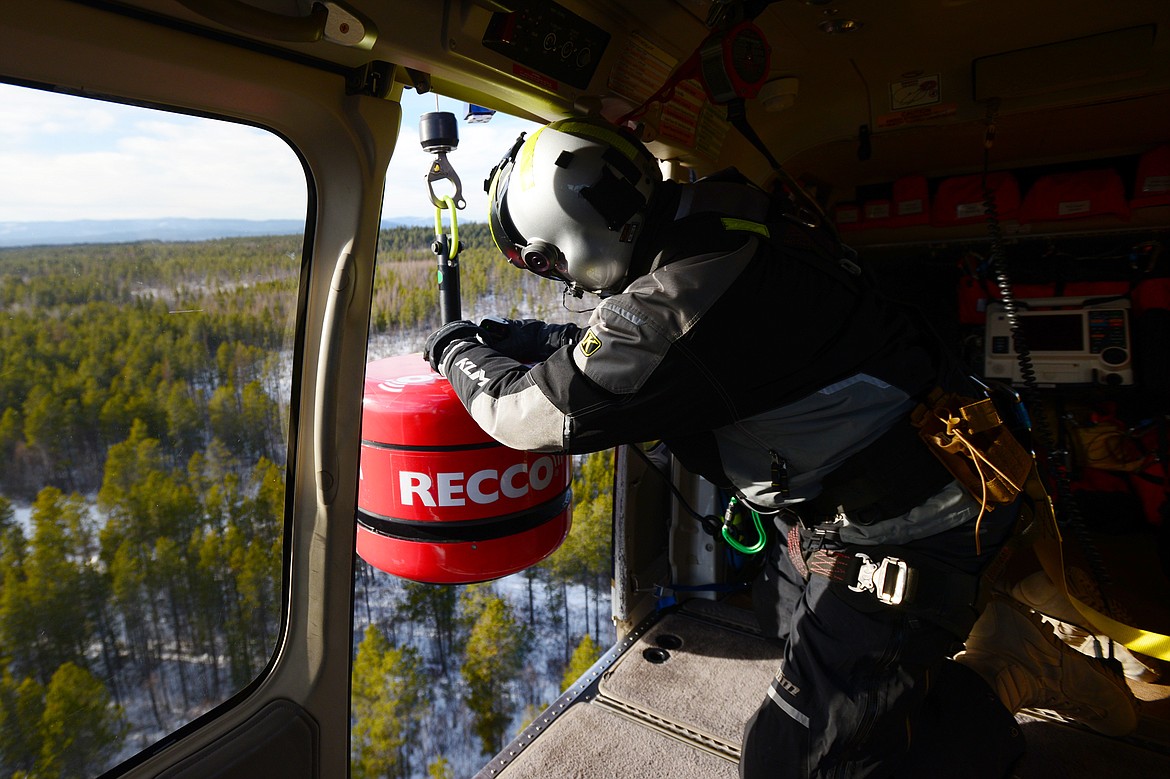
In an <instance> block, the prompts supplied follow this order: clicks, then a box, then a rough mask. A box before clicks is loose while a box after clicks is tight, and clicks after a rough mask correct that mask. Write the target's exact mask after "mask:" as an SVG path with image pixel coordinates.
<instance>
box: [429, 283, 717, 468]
mask: <svg viewBox="0 0 1170 779" xmlns="http://www.w3.org/2000/svg"><path fill="white" fill-rule="evenodd" d="M675 336H676V334H675V333H672V332H671V330H670V328H669V327H668V326H664V324H663V322H662V321H657V320H656V318H654V317H651V316H648V315H647V312H646V311H644V310H642V309H640V308H639V307H638V306H637V305H631V301H629V300H628V299H626V298H625V297H624V296H617V297H615V298H610V299H607V300H606V301H605V302H603V304H602V305H601V306H600V307H599V308H598V310H597V311H596V312H595V314H594V317H593V320H592V322H591V324H590V327H589V329H588V330H586V331H584V333H583V334H582V336H581V338H580V339H579V341H578V342H577V343H576V344H570V345H566V346H563V347H561V348H560V349H558V350H557V351H556V352H554V353H553V354H551V355H550V356H549V357H548V358H547V359H546V360H544V361H542V362H539V363H536V364H534V365H531V366H529V365H525V364H524V363H520V362H517V361H515V360H512V359H510V358H508V357H506V356H504V355H502V354H500V353H499V352H497V351H495V350H494V349H492V348H491V347H488V346H484V345H482V344H479V343H477V342H472V341H463V342H459V343H456V344H453V345H452V346H450V347H449V348H448V350H447V354H445V355H444V356H443V365H442V366H441V367H442V368H443V373H444V375H445V376H446V377H447V378H448V380H449V381H450V382H451V384H452V386H453V387H454V389H455V392H456V394H457V395H458V396H459V398H460V400H462V401H463V404H464V405H465V406H466V407H467V409H468V411H469V412H470V413H471V416H472V418H473V419H475V421H476V422H477V423H478V424H479V425H480V426H481V427H482V428H483V429H484V430H485V431H486V432H487V433H488V434H489V435H491V436H492V437H493V438H495V439H496V440H497V441H500V442H501V443H503V444H504V445H506V446H510V447H512V448H515V449H525V450H535V451H564V452H571V453H580V452H589V451H596V450H599V449H606V448H608V447H611V446H615V445H617V444H620V443H628V442H632V441H649V440H655V439H659V438H668V437H671V436H674V435H678V434H679V433H680V431H690V430H696V429H704V428H707V429H709V428H710V426H711V425H712V424H714V423H716V422H718V421H719V420H720V417H723V416H724V415H723V414H721V413H720V409H722V408H723V401H722V400H721V397H720V395H721V393H720V392H719V391H718V389H717V386H716V384H717V383H716V382H715V380H714V377H713V376H711V375H710V374H709V372H708V369H707V368H706V366H705V362H706V361H704V360H703V359H701V357H702V356H700V355H694V354H691V353H689V352H687V351H686V350H685V349H678V348H674V344H675ZM704 374H706V376H705V377H704Z"/></svg>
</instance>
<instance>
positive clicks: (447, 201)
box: [435, 195, 459, 257]
mask: <svg viewBox="0 0 1170 779" xmlns="http://www.w3.org/2000/svg"><path fill="white" fill-rule="evenodd" d="M439 200H441V201H443V205H441V206H435V237H436V238H441V237H442V236H443V211H450V212H451V246H450V248H449V249H448V250H447V256H448V257H454V256H455V255H456V254H459V220H458V219H457V218H456V215H455V199H454V198H452V197H451V196H450V195H444V196H443V197H441V198H439Z"/></svg>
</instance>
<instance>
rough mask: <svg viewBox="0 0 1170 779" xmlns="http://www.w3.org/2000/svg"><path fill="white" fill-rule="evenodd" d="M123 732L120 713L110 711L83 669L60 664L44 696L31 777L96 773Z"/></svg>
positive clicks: (99, 689)
mask: <svg viewBox="0 0 1170 779" xmlns="http://www.w3.org/2000/svg"><path fill="white" fill-rule="evenodd" d="M125 732H126V727H125V722H124V720H123V716H122V712H121V710H120V709H118V708H117V707H114V706H111V704H110V699H109V695H108V693H107V692H106V688H105V687H103V686H102V683H101V682H100V681H98V680H97V679H95V678H94V677H93V675H92V674H90V673H89V672H88V671H86V670H85V669H84V668H80V667H78V666H76V665H74V664H73V663H65V664H64V665H62V666H61V667H60V668H58V669H57V671H56V673H54V674H53V678H52V681H50V682H49V686H48V689H46V690H45V708H44V712H43V713H42V715H41V723H40V743H41V756H40V761H39V763H38V766H37V770H36V776H38V777H44V779H67V778H70V777H78V776H91V775H93V774H94V773H95V771H98V772H100V771H102V770H104V769H105V768H106V767H108V764H109V762H110V760H111V758H113V756H114V754H115V752H116V750H117V747H118V745H119V742H120V741H121V739H122V737H123V736H124V735H125Z"/></svg>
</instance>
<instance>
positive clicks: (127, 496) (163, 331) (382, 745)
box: [0, 224, 612, 779]
mask: <svg viewBox="0 0 1170 779" xmlns="http://www.w3.org/2000/svg"><path fill="white" fill-rule="evenodd" d="M460 239H461V244H462V248H461V251H460V254H459V259H460V265H461V271H462V272H461V277H462V299H463V301H464V310H463V314H464V316H467V317H468V318H476V317H479V316H484V315H489V314H502V315H506V316H537V317H541V318H558V319H564V318H574V317H576V318H577V321H581V319H580V317H581V316H583V312H576V313H571V312H568V311H567V310H566V309H565V307H564V305H563V301H562V299H561V292H560V290H559V289H558V288H557V286H556V285H554V284H551V283H549V282H547V281H543V280H541V279H538V278H536V277H535V276H532V275H531V274H526V273H522V272H520V271H517V270H516V269H514V268H512V267H511V266H509V265H508V264H507V262H506V261H503V260H502V259H500V258H499V257H498V255H497V254H496V253H495V252H494V250H491V249H489V247H490V241H489V239H488V235H487V229H486V227H485V226H483V225H478V224H471V225H466V226H461V229H460ZM432 240H433V236H432V235H431V233H430V231H428V230H426V229H421V228H399V229H395V230H386V231H383V232H382V234H381V235H380V238H379V247H378V258H377V259H378V261H377V270H376V281H375V291H374V301H373V311H372V316H371V324H370V352H369V353H370V359H375V358H376V357H380V356H384V355H385V354H388V353H400V352H406V351H417V350H418V349H419V348H421V344H422V341H423V339H424V338H425V336H426V334H427V333H428V332H430V330H431V329H433V328H434V327H436V326H437V325H438V324H439V321H438V306H437V297H436V290H435V284H434V280H435V257H434V254H433V253H432V251H431V248H430V246H431V241H432ZM301 241H302V239H301V237H300V236H271V237H260V238H234V239H222V240H210V241H199V242H175V243H162V242H150V241H147V242H139V243H131V244H103V245H76V246H52V247H27V248H13V249H3V250H0V311H2V312H3V315H2V316H0V463H3V467H2V468H0V777H33V776H35V777H49V778H50V779H53V778H55V777H76V776H84V775H92V774H95V773H100V771H101V770H103V769H104V768H106V767H109V766H112V765H115V764H116V763H118V762H120V761H121V760H123V759H126V758H127V757H129V756H131V755H133V754H134V753H135V752H137V751H139V750H141V749H142V748H144V747H146V746H148V745H149V744H150V743H152V742H154V741H155V740H157V739H159V738H161V737H162V736H164V735H166V734H167V733H169V732H172V731H173V730H175V729H177V728H178V727H180V726H182V725H183V724H185V723H187V722H189V721H191V720H193V719H194V718H196V717H198V716H199V715H200V714H202V713H204V712H206V711H208V710H209V709H211V708H212V707H214V706H216V705H218V704H220V703H222V702H224V701H226V700H227V699H229V698H230V697H231V696H232V695H233V694H234V693H235V692H237V691H239V690H241V689H242V688H243V687H245V686H247V685H248V684H249V683H250V682H251V681H252V680H253V679H254V678H255V677H256V676H257V675H258V674H260V673H262V672H263V669H264V668H265V666H266V664H267V663H268V661H269V658H270V656H271V653H272V651H273V649H274V647H275V642H276V640H277V638H278V635H279V630H280V625H279V619H280V615H279V612H280V605H281V599H282V577H283V535H284V526H283V523H284V512H285V499H286V484H285V482H286V477H285V465H286V462H287V460H288V451H287V447H288V443H287V436H286V431H287V425H288V419H289V409H290V403H291V402H292V398H291V387H292V385H293V382H292V372H293V370H294V353H295V350H294V345H293V337H294V334H295V332H296V321H295V316H296V311H297V307H298V299H297V296H298V290H299V288H300V283H301V282H300V275H301V274H302V273H303V272H305V269H304V268H302V260H301ZM575 302H577V303H580V301H575ZM609 457H610V454H609V453H598V454H595V455H590V456H588V457H581V458H575V460H574V483H573V490H574V527H573V531H572V533H571V535H570V537H569V539H568V540H567V542H566V543H565V544H564V546H563V547H562V548H561V549H560V550H558V551H557V552H556V553H555V554H554V555H552V556H551V557H549V558H548V559H547V560H545V561H543V562H542V563H541V564H539V565H538V566H535V567H533V568H532V569H529V570H527V571H525V572H523V573H522V574H517V575H515V576H514V577H509V579H508V580H504V581H502V582H497V583H488V584H482V585H472V586H465V587H439V586H433V585H421V584H417V583H413V582H408V581H405V580H400V579H395V578H394V577H391V576H389V575H387V574H384V573H381V572H379V571H376V570H374V569H372V568H370V567H369V566H367V565H365V564H364V563H363V562H361V561H360V560H358V565H357V574H356V580H355V614H354V666H353V684H352V690H353V692H352V710H351V721H352V737H351V755H352V770H353V775H354V776H355V777H373V776H378V777H420V776H426V777H440V778H441V777H454V776H463V775H465V774H466V773H468V772H473V771H474V770H475V768H476V767H477V766H478V765H479V764H482V763H483V762H486V758H487V756H489V755H491V754H494V752H495V751H496V750H497V749H499V748H500V747H501V746H502V745H503V744H504V743H506V741H507V740H508V739H510V738H511V737H512V736H513V735H515V733H516V732H517V731H518V730H519V729H521V728H522V727H523V725H524V724H526V722H527V721H528V720H529V719H531V718H532V717H533V716H534V715H535V713H536V712H538V711H539V710H540V709H541V708H543V707H544V706H545V705H547V704H549V703H551V702H552V701H553V700H554V699H555V698H556V697H557V695H558V694H559V691H560V689H561V686H562V682H563V681H564V680H565V679H567V680H568V681H570V682H571V681H572V679H574V678H576V676H577V675H578V674H579V673H580V671H582V670H584V669H585V668H587V667H588V666H589V665H590V664H592V662H593V661H594V660H595V659H596V658H597V657H598V656H599V655H600V652H601V651H602V648H604V647H606V646H608V645H609V643H610V642H611V640H612V627H611V626H610V624H609V619H608V597H609V593H608V586H609V575H610V571H609V564H610V563H609V559H610V555H609V544H610V530H609V523H610V511H611V509H610V505H611V503H610V495H609V478H608V475H607V474H608V470H609V467H610V463H609ZM469 734H474V738H471V737H470V736H469Z"/></svg>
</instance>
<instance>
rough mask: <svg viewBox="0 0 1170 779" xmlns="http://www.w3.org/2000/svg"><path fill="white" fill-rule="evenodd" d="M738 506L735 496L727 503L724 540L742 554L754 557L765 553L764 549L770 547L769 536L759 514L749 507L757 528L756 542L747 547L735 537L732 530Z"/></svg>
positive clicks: (724, 517) (724, 515)
mask: <svg viewBox="0 0 1170 779" xmlns="http://www.w3.org/2000/svg"><path fill="white" fill-rule="evenodd" d="M738 505H739V498H738V497H736V496H734V495H733V496H732V497H731V500H729V501H728V502H727V510H726V511H724V512H723V540H724V541H726V542H727V544H728V546H730V547H731V548H733V549H735V550H736V551H737V552H740V553H742V554H747V555H752V554H756V553H757V552H762V551H764V547H765V546H767V545H768V536H767V535H766V534H765V533H764V522H763V520H762V519H760V514H759V512H758V511H756V510H755V509H753V508H750V507H749V508H748V511H749V512H751V515H752V522H753V523H755V526H756V542H755V543H754V544H752V545H751V546H747V545H745V544H741V543H740V542H739V540H738V539H736V538H734V537H733V533H734V532H735V531H733V530H732V526H733V525H734V523H735V508H736V506H738Z"/></svg>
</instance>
